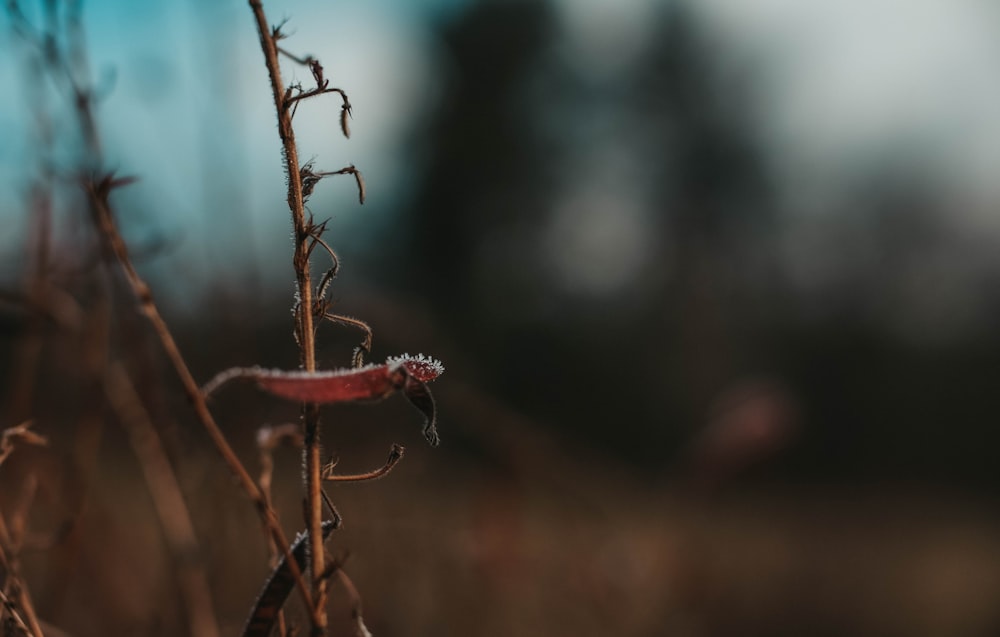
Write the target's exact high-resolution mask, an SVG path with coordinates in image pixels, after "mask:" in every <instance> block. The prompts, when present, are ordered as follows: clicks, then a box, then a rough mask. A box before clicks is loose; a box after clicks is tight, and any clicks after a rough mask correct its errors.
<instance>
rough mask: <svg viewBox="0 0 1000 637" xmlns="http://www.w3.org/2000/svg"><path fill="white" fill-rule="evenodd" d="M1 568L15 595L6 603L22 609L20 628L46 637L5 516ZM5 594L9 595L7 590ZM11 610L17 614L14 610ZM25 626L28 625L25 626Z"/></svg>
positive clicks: (36, 636)
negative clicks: (22, 574) (11, 603)
mask: <svg viewBox="0 0 1000 637" xmlns="http://www.w3.org/2000/svg"><path fill="white" fill-rule="evenodd" d="M0 567H2V568H3V572H4V574H5V575H6V579H7V581H6V582H5V586H4V588H5V589H12V591H13V593H14V595H13V597H14V599H13V600H8V599H5V600H4V602H5V603H9V602H10V601H13V605H15V606H16V607H17V608H18V609H20V611H21V615H23V617H18V620H20V621H19V623H20V626H21V627H24V628H26V629H27V631H26V633H27V634H29V635H31V637H44V635H43V634H42V627H41V625H40V624H39V622H38V615H36V614H35V606H34V604H33V603H32V602H31V594H30V593H28V589H27V587H26V586H25V585H24V582H23V581H21V574H20V566H19V564H18V559H17V547H15V546H14V545H13V542H12V540H11V536H10V532H9V531H8V530H7V521H6V520H5V519H4V517H3V515H0ZM3 592H4V593H7V590H4V591H3ZM5 596H6V595H5ZM9 610H10V612H11V613H12V614H15V613H14V611H13V609H9ZM25 624H27V625H26V626H25Z"/></svg>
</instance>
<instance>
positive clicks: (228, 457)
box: [87, 180, 312, 608]
mask: <svg viewBox="0 0 1000 637" xmlns="http://www.w3.org/2000/svg"><path fill="white" fill-rule="evenodd" d="M113 185H114V182H111V181H110V180H105V182H104V183H102V184H88V187H87V194H88V196H89V198H90V204H91V210H92V212H93V216H94V222H95V224H96V225H97V228H98V233H99V234H100V236H101V240H102V241H103V242H104V244H105V246H106V248H107V249H108V250H110V251H111V253H112V254H114V256H115V258H116V260H117V261H118V263H119V265H120V266H121V268H122V270H123V272H124V274H125V278H126V280H127V281H128V284H129V286H130V287H131V288H132V291H133V293H134V294H135V296H136V297H137V299H138V301H139V307H140V309H141V311H142V312H143V314H145V315H146V318H147V319H149V322H150V324H151V325H152V326H153V331H154V332H156V335H157V337H158V338H159V340H160V343H161V345H162V347H163V350H164V352H165V353H166V354H167V358H168V359H169V360H170V363H171V365H172V366H173V368H174V371H175V373H176V374H177V376H178V378H179V379H180V381H181V385H182V386H183V388H184V393H185V394H186V395H187V397H188V400H189V401H190V402H191V405H192V407H193V409H194V412H195V416H197V418H198V421H199V422H201V424H202V426H203V427H204V428H205V431H206V432H207V433H208V437H209V438H210V439H211V441H212V443H213V444H214V445H215V448H216V450H217V451H218V452H219V455H221V456H222V459H223V460H224V461H225V463H226V465H228V467H229V470H230V471H231V472H232V473H233V475H234V476H235V477H236V479H237V481H238V482H239V484H240V486H241V487H242V488H243V491H245V492H246V494H247V495H248V496H249V497H250V499H251V500H252V501H253V503H254V505H255V508H256V509H257V513H258V514H259V515H260V517H261V520H262V521H263V523H264V525H265V526H266V527H267V529H268V532H269V533H270V534H271V536H272V537H273V538H274V541H275V543H276V544H277V545H278V548H279V549H281V552H282V554H283V555H285V557H286V559H288V560H289V563H290V564H289V566H290V568H291V569H292V574H293V576H294V577H295V580H296V584H297V585H298V588H299V591H300V593H301V594H302V598H303V600H304V601H305V602H306V604H307V605H308V606H309V607H310V608H311V607H312V594H311V593H310V592H309V587H308V586H307V585H306V583H305V580H304V579H303V578H302V573H301V571H300V570H299V569H298V567H297V564H296V563H295V560H294V559H292V558H291V551H290V549H289V546H288V539H287V538H286V537H285V533H284V531H282V529H281V525H280V523H279V522H278V517H277V516H276V515H275V513H274V510H273V509H271V507H270V505H268V503H267V501H266V500H265V499H264V496H263V494H261V492H260V489H258V488H257V484H256V483H255V482H254V481H253V478H251V477H250V474H249V473H248V472H247V470H246V468H245V467H244V466H243V463H242V462H240V459H239V457H238V456H237V455H236V453H235V452H234V451H233V449H232V447H230V446H229V442H228V441H227V440H226V437H225V436H224V435H223V434H222V430H221V429H219V426H218V425H217V424H216V422H215V418H214V417H213V416H212V412H211V411H209V409H208V405H207V404H206V403H205V398H204V397H203V396H202V394H201V391H200V390H199V388H198V383H197V382H195V380H194V376H192V374H191V370H190V369H189V368H188V366H187V362H186V361H185V360H184V356H183V355H182V354H181V352H180V349H178V347H177V343H176V341H174V337H173V334H172V333H171V332H170V328H169V327H168V326H167V323H166V321H164V320H163V317H162V316H161V315H160V311H159V308H158V307H157V306H156V303H155V302H154V301H153V295H152V293H151V292H150V289H149V285H147V284H146V282H145V281H144V280H143V279H142V277H140V276H139V273H138V272H136V270H135V267H134V266H133V265H132V261H131V259H130V258H129V253H128V247H127V246H126V245H125V241H124V240H123V239H122V237H121V234H120V233H119V232H118V226H117V225H116V224H115V222H114V217H113V216H112V213H111V209H110V207H109V205H108V201H107V195H108V190H109V189H110V187H111V186H113Z"/></svg>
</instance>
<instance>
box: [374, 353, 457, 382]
mask: <svg viewBox="0 0 1000 637" xmlns="http://www.w3.org/2000/svg"><path fill="white" fill-rule="evenodd" d="M385 364H386V365H388V366H389V369H390V370H394V369H398V368H399V367H400V366H402V367H403V368H404V369H406V371H407V372H409V374H410V375H411V376H413V377H414V378H416V379H417V380H419V381H420V382H422V383H426V382H427V381H431V380H434V379H435V378H437V377H438V376H440V375H441V374H443V373H444V365H442V364H441V361H439V360H437V359H436V358H431V357H430V356H424V355H423V354H417V355H416V356H410V355H409V354H403V355H402V356H390V357H389V358H387V359H386V361H385Z"/></svg>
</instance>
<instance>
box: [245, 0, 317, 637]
mask: <svg viewBox="0 0 1000 637" xmlns="http://www.w3.org/2000/svg"><path fill="white" fill-rule="evenodd" d="M249 3H250V8H251V9H252V10H253V14H254V17H255V19H256V21H257V30H258V32H259V34H260V47H261V50H262V51H263V53H264V60H265V63H266V65H267V71H268V75H269V76H270V80H271V94H272V98H273V100H274V108H275V111H276V112H277V118H278V135H279V136H280V137H281V144H282V150H283V151H284V160H285V168H286V172H287V175H288V208H289V210H290V211H291V216H292V225H293V227H294V232H295V253H294V256H293V258H292V264H293V266H294V268H295V280H296V285H297V288H298V290H297V294H298V303H299V305H298V311H297V313H296V318H297V320H298V325H296V334H297V335H298V341H299V350H300V362H301V365H302V368H303V369H304V370H305V371H307V372H313V371H316V341H315V334H316V331H315V329H314V327H313V291H312V281H311V273H310V271H309V254H310V237H311V235H312V229H311V228H310V224H309V223H308V222H307V221H306V215H305V202H304V200H303V196H302V173H301V171H300V167H299V154H298V148H297V147H296V144H295V131H294V130H293V128H292V116H291V111H290V110H289V108H288V106H289V105H288V104H287V103H286V95H285V85H284V83H283V82H282V79H281V66H280V64H279V62H278V45H277V42H276V41H275V36H274V34H273V33H272V31H271V28H270V26H269V25H268V22H267V17H266V15H265V14H264V7H263V5H262V4H261V2H260V0H249ZM302 416H303V431H304V433H305V445H304V447H303V452H302V456H303V463H304V465H305V467H304V469H305V482H306V525H307V530H308V533H309V556H310V564H309V565H310V570H311V572H312V594H313V598H314V600H315V601H314V604H313V605H311V606H310V607H309V608H310V611H311V616H312V629H313V630H312V632H313V634H314V635H322V634H325V632H326V626H327V615H326V594H327V584H326V580H325V579H323V578H322V577H320V574H321V573H322V572H323V570H324V564H325V555H324V547H323V530H322V521H323V500H322V495H321V493H322V482H321V477H320V467H321V465H322V461H321V459H320V440H319V406H318V405H316V404H315V403H306V404H304V405H303V407H302Z"/></svg>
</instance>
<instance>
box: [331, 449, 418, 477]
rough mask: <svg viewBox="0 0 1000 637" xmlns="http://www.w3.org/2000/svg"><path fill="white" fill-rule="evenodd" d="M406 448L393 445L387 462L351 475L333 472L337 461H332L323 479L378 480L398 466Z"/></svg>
mask: <svg viewBox="0 0 1000 637" xmlns="http://www.w3.org/2000/svg"><path fill="white" fill-rule="evenodd" d="M405 451H406V448H405V447H403V446H402V445H396V444H394V445H392V449H390V450H389V459H388V460H386V461H385V464H384V465H382V466H381V467H379V468H378V469H375V470H374V471H368V472H367V473H355V474H351V475H337V474H335V473H333V468H334V467H335V466H336V464H337V463H336V462H331V463H329V464H327V465H326V466H325V467H323V479H324V480H326V481H327V482H364V481H366V480H378V479H379V478H382V477H385V476H386V475H388V473H389V472H390V471H392V469H393V467H395V466H396V463H398V462H399V461H400V460H402V459H403V453H404V452H405Z"/></svg>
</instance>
